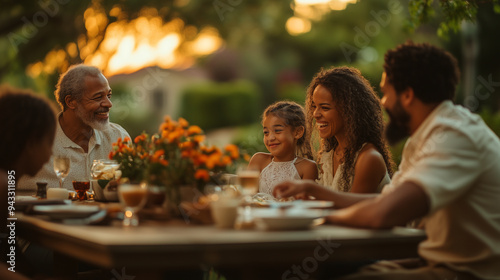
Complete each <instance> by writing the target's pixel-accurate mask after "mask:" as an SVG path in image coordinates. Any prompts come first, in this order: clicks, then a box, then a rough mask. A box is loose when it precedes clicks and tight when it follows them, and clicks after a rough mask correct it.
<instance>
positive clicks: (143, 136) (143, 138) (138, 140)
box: [134, 134, 146, 144]
mask: <svg viewBox="0 0 500 280" xmlns="http://www.w3.org/2000/svg"><path fill="white" fill-rule="evenodd" d="M144 140H146V135H145V134H141V135H139V136H137V137H135V139H134V143H136V144H137V143H139V142H140V141H144Z"/></svg>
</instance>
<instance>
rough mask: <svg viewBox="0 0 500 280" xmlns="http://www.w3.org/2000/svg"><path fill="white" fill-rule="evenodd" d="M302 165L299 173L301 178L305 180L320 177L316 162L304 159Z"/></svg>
mask: <svg viewBox="0 0 500 280" xmlns="http://www.w3.org/2000/svg"><path fill="white" fill-rule="evenodd" d="M299 164H300V167H299V166H298V167H299V168H298V169H299V173H300V178H302V179H303V180H316V179H318V166H317V165H316V162H314V161H312V160H308V159H302V162H300V163H299Z"/></svg>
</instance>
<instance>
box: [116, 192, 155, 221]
mask: <svg viewBox="0 0 500 280" xmlns="http://www.w3.org/2000/svg"><path fill="white" fill-rule="evenodd" d="M147 195H148V190H147V185H146V183H141V184H121V185H120V186H118V197H119V198H120V202H121V203H122V204H123V206H125V213H124V214H125V215H124V218H123V225H124V226H126V227H129V226H132V227H134V226H138V225H139V218H138V217H137V211H139V210H140V209H141V208H142V207H143V206H144V204H145V203H146V197H147Z"/></svg>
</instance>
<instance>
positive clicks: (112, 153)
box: [108, 151, 115, 159]
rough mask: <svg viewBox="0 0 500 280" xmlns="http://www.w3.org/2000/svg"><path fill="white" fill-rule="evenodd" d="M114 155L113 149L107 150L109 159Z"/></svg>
mask: <svg viewBox="0 0 500 280" xmlns="http://www.w3.org/2000/svg"><path fill="white" fill-rule="evenodd" d="M114 156H115V153H114V152H113V151H111V152H109V155H108V157H109V159H113V157H114Z"/></svg>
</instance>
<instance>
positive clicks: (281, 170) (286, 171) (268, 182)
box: [259, 158, 301, 195]
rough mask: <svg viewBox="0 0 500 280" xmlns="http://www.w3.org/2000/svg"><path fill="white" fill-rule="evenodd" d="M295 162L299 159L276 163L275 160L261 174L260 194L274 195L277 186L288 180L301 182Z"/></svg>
mask: <svg viewBox="0 0 500 280" xmlns="http://www.w3.org/2000/svg"><path fill="white" fill-rule="evenodd" d="M295 161H297V158H294V159H293V160H291V161H274V158H273V159H272V160H271V163H269V164H268V165H267V166H266V167H265V168H264V169H262V171H261V172H260V182H259V192H261V193H267V194H270V195H272V194H273V189H274V187H275V186H276V185H277V184H279V183H281V182H283V181H286V180H300V179H301V178H300V175H299V171H297V168H296V167H295Z"/></svg>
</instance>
